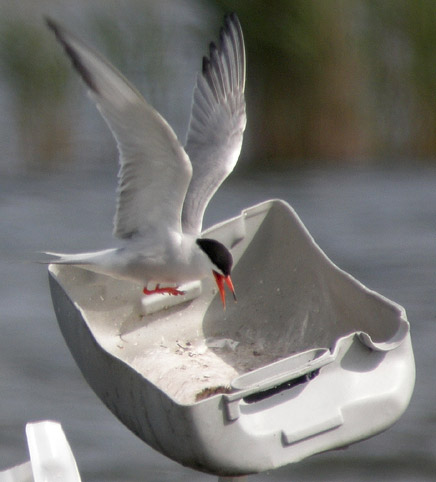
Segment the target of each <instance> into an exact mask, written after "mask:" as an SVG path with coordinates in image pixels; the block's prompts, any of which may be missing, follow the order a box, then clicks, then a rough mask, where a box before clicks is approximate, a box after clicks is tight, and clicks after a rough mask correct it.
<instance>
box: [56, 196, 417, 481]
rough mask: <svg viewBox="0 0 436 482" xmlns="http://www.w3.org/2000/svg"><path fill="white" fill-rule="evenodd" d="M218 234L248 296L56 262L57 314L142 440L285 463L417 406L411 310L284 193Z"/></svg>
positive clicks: (199, 456)
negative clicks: (335, 259)
mask: <svg viewBox="0 0 436 482" xmlns="http://www.w3.org/2000/svg"><path fill="white" fill-rule="evenodd" d="M207 236H209V237H214V238H216V239H219V240H221V241H222V242H224V243H225V244H226V245H227V246H229V247H232V253H233V256H234V260H235V266H234V269H233V274H232V279H233V282H234V285H235V288H236V292H237V295H238V302H237V303H233V301H232V300H231V299H230V300H229V301H228V303H227V310H226V311H223V309H222V306H221V302H220V300H219V296H217V293H216V291H215V288H214V286H213V281H212V280H210V281H209V280H205V281H203V282H202V283H193V284H191V285H190V286H188V287H187V288H186V290H187V294H186V296H185V298H184V299H181V298H180V297H169V296H166V295H165V296H162V295H153V296H150V297H148V298H147V299H146V301H142V296H141V290H142V287H141V286H137V285H134V284H131V283H128V282H125V281H118V280H114V279H111V278H108V277H104V276H101V275H97V274H94V273H91V272H87V271H85V270H82V269H79V268H74V267H71V266H56V265H51V266H50V268H49V271H50V286H51V291H52V298H53V304H54V307H55V310H56V314H57V318H58V322H59V325H60V328H61V330H62V333H63V335H64V337H65V340H66V342H67V344H68V346H69V348H70V350H71V352H72V354H73V356H74V358H75V360H76V362H77V364H78V366H79V367H80V369H81V371H82V373H83V375H84V377H85V378H86V380H87V381H88V383H89V384H90V386H91V387H92V388H93V389H94V391H95V392H96V393H97V395H98V396H99V397H100V398H101V400H102V401H103V402H104V403H105V404H106V405H107V406H108V407H109V409H110V410H111V411H112V412H113V413H114V414H115V415H116V416H117V417H118V418H119V419H120V420H121V421H122V422H123V423H124V424H125V425H126V426H127V427H128V428H129V429H130V430H132V431H133V432H134V433H135V434H136V435H138V436H139V437H140V438H141V439H142V440H143V441H144V442H146V443H147V444H149V445H150V446H152V447H153V448H155V449H156V450H158V451H160V452H161V453H163V454H165V455H167V456H168V457H170V458H172V459H174V460H176V461H178V462H180V463H181V464H183V465H187V466H190V467H192V468H194V469H198V470H202V471H205V472H209V473H213V474H217V475H222V476H226V475H228V476H231V475H233V476H236V475H243V474H249V473H255V472H261V471H265V470H269V469H273V468H276V467H279V466H282V465H285V464H289V463H292V462H297V461H299V460H301V459H303V458H305V457H307V456H309V455H313V454H316V453H319V452H322V451H325V450H329V449H334V448H339V447H342V446H345V445H349V444H351V443H354V442H357V441H359V440H361V439H364V438H368V437H370V436H372V435H375V434H377V433H379V432H381V431H383V430H385V429H387V428H388V427H389V426H390V425H392V424H393V423H394V422H395V421H396V420H397V419H398V418H399V417H400V416H401V415H402V413H403V412H404V410H405V409H406V407H407V405H408V403H409V400H410V397H411V394H412V391H413V387H414V381H415V365H414V359H413V352H412V346H411V341H410V335H409V323H408V321H407V318H406V314H405V311H404V309H403V308H402V307H401V306H399V305H397V304H395V303H393V302H391V301H389V300H387V299H386V298H384V297H382V296H381V295H379V294H377V293H375V292H373V291H370V290H368V289H367V288H365V287H364V286H363V285H362V284H361V283H359V282H358V281H356V280H355V279H354V278H353V277H351V276H350V275H348V274H347V273H345V272H343V271H342V270H340V269H339V268H338V267H336V266H335V265H334V264H333V263H332V262H331V261H330V260H329V259H328V258H327V257H326V255H325V254H324V253H323V252H322V251H321V249H320V248H319V247H318V246H317V245H316V243H315V242H314V240H313V239H312V237H311V236H310V234H309V233H308V231H307V230H306V228H305V227H304V225H303V224H302V223H301V221H300V220H299V218H298V216H297V215H296V213H295V212H294V211H293V210H292V208H290V206H288V205H287V204H286V203H284V202H282V201H277V200H274V201H267V202H265V203H262V204H260V205H257V206H254V207H251V208H249V209H246V210H244V211H243V212H242V214H241V215H240V216H238V217H236V218H234V219H231V220H229V221H226V222H224V223H221V224H220V225H217V226H214V227H213V228H211V229H210V230H208V232H207Z"/></svg>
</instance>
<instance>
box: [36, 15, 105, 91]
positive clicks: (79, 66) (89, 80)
mask: <svg viewBox="0 0 436 482" xmlns="http://www.w3.org/2000/svg"><path fill="white" fill-rule="evenodd" d="M45 22H46V25H47V27H48V28H49V29H50V30H51V31H52V32H53V33H54V34H55V36H56V38H57V40H58V41H59V43H60V44H61V45H62V46H63V48H64V50H65V53H66V54H67V55H68V57H69V58H70V60H71V63H72V64H73V67H74V68H75V69H76V70H77V72H78V73H79V74H80V76H81V77H82V79H83V81H84V82H85V84H86V85H87V86H88V87H89V88H90V89H91V90H92V91H93V92H95V93H96V94H98V89H97V86H96V84H95V81H94V79H93V77H92V75H91V73H90V72H89V70H88V69H87V68H86V67H85V66H84V65H83V63H82V62H81V61H80V57H79V55H78V54H77V52H76V51H75V50H74V49H73V48H72V47H71V45H70V44H69V43H68V42H67V40H66V39H65V37H64V34H63V30H62V28H61V27H60V26H59V25H58V24H57V23H56V22H55V21H53V20H52V19H51V18H49V17H45Z"/></svg>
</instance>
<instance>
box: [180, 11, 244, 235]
mask: <svg viewBox="0 0 436 482" xmlns="http://www.w3.org/2000/svg"><path fill="white" fill-rule="evenodd" d="M244 88H245V48H244V38H243V35H242V29H241V25H240V23H239V20H238V18H237V16H236V15H235V14H231V15H229V16H226V18H225V23H224V27H223V28H222V29H221V32H220V42H219V46H218V47H217V46H216V45H215V44H214V43H211V44H210V55H209V58H206V57H205V58H204V59H203V69H202V72H200V73H199V74H198V77H197V84H196V86H195V89H194V94H193V104H192V113H191V120H190V124H189V130H188V137H187V142H186V146H185V151H186V153H187V154H188V156H189V158H190V160H191V163H192V168H193V175H192V179H191V182H190V184H189V188H188V192H187V195H186V199H185V203H184V205H183V212H182V228H183V231H185V232H190V233H199V232H200V231H201V229H202V223H203V214H204V211H205V209H206V206H207V204H208V203H209V200H210V198H211V197H212V196H213V194H214V193H215V191H216V190H217V189H218V187H219V186H220V185H221V183H222V182H223V181H224V179H225V178H226V177H227V176H228V175H229V174H230V172H232V170H233V168H234V167H235V165H236V162H237V160H238V157H239V153H240V151H241V145H242V136H243V132H244V129H245V124H246V115H245V98H244Z"/></svg>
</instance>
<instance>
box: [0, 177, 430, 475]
mask: <svg viewBox="0 0 436 482" xmlns="http://www.w3.org/2000/svg"><path fill="white" fill-rule="evenodd" d="M115 184H116V179H115V173H103V172H100V171H87V172H83V171H81V170H76V171H74V170H70V171H69V172H66V171H64V172H58V173H51V174H47V173H46V174H27V175H24V176H23V175H20V176H19V175H10V176H7V175H5V176H3V177H2V178H1V179H0V223H1V229H0V273H1V275H0V326H1V331H2V333H1V337H0V469H3V468H6V467H9V466H12V465H14V464H18V463H21V462H22V461H24V460H25V459H26V458H27V450H26V444H25V436H24V426H25V423H26V422H28V421H32V420H40V419H54V420H58V421H60V422H61V423H62V425H63V427H64V430H65V432H66V434H67V437H68V439H69V441H70V443H71V445H72V448H73V451H74V453H75V455H76V459H77V462H78V465H79V468H80V471H81V474H82V479H83V480H84V482H111V481H117V482H133V481H135V482H139V481H145V480H146V481H150V482H154V481H156V482H157V481H168V482H171V481H178V482H179V481H209V480H210V481H212V480H216V479H217V478H216V477H212V476H207V475H204V474H201V473H197V472H194V471H192V470H190V469H187V468H184V467H181V466H179V465H178V464H176V463H174V462H172V461H170V460H168V459H166V458H165V457H164V456H162V455H160V454H158V453H156V452H155V451H153V450H152V449H150V448H149V447H148V446H146V445H145V444H143V443H142V442H141V441H140V440H139V439H137V438H136V437H135V436H134V435H132V434H131V433H130V432H129V431H128V430H127V429H126V428H124V427H123V426H122V425H121V423H120V422H119V421H118V420H117V419H115V417H114V416H113V415H112V414H111V413H110V412H109V411H108V410H107V409H106V408H105V407H104V406H103V404H102V403H101V402H100V401H99V400H98V399H97V397H96V396H95V395H94V393H93V392H92V390H91V389H90V388H89V387H88V386H87V384H86V383H85V381H84V380H83V378H82V376H81V374H80V372H79V370H78V369H77V367H76V366H75V364H74V361H73V359H72V357H71V355H70V354H69V352H68V349H67V347H66V345H65V343H64V341H63V339H62V337H61V335H60V332H59V329H58V326H57V323H56V320H55V315H54V312H53V309H52V305H51V300H50V294H49V289H48V282H47V272H46V267H45V266H42V265H37V264H35V263H33V262H32V260H35V259H36V258H38V255H37V254H35V253H36V252H37V251H41V250H46V249H47V250H60V251H83V250H88V249H99V248H103V247H106V246H110V244H111V242H112V240H111V230H112V216H113V212H114V206H115V196H114V190H115ZM268 198H282V199H285V200H286V201H288V202H289V203H290V204H291V205H292V206H293V207H294V208H295V209H296V210H297V212H298V214H299V215H300V216H301V218H302V220H303V222H304V223H305V224H306V226H307V227H308V229H309V230H310V232H311V234H312V235H313V236H314V238H315V240H316V241H317V242H318V243H319V245H320V246H321V248H322V249H323V250H324V251H325V252H326V253H327V255H328V256H329V257H330V258H331V259H332V260H333V261H334V262H335V263H336V264H338V265H339V266H340V267H341V268H343V269H345V270H346V271H349V272H350V273H351V274H353V275H354V276H355V277H357V278H358V279H359V280H360V281H362V282H363V283H364V284H366V285H367V286H369V287H370V288H372V289H375V290H377V291H379V292H381V293H382V294H384V295H385V296H387V297H389V298H391V299H393V300H395V301H397V302H398V303H400V304H402V305H403V306H404V307H405V308H406V310H407V313H408V316H409V319H410V321H411V326H412V339H413V344H414V350H415V356H416V363H417V382H416V389H415V393H414V396H413V399H412V402H411V405H410V407H409V409H408V410H407V412H406V413H405V415H404V416H403V418H402V419H401V420H400V421H399V422H398V423H397V424H396V425H395V426H394V427H393V428H392V429H390V430H389V431H387V432H385V433H384V434H382V435H379V436H377V437H375V438H373V439H370V440H368V441H365V442H362V443H359V444H357V445H354V446H352V447H350V448H349V449H347V450H344V451H337V452H331V453H327V454H323V455H319V456H315V457H312V458H310V459H308V460H306V461H304V462H302V463H300V464H295V465H293V466H288V467H284V468H281V469H279V470H276V471H272V472H270V473H267V474H260V475H257V476H252V477H249V478H248V480H250V481H251V480H253V482H254V481H268V480H274V481H290V480H291V481H315V480H323V481H333V480H334V481H359V482H360V481H369V480H371V481H372V480H377V481H396V482H398V481H410V480H413V481H430V480H434V478H435V476H436V462H435V459H436V457H435V456H436V437H435V435H434V434H435V431H436V430H435V429H436V392H435V390H434V378H435V377H434V366H436V351H435V348H434V346H435V343H434V340H435V321H436V304H435V289H436V256H435V251H436V249H435V248H436V229H435V228H436V170H433V169H427V168H421V169H416V168H415V169H413V170H412V169H407V168H401V169H398V170H392V169H390V170H383V169H377V170H375V169H360V170H352V169H336V170H323V169H316V170H299V171H289V172H280V173H263V174H256V175H255V176H249V177H247V176H245V177H244V176H241V175H240V176H234V177H232V178H230V179H229V180H228V181H227V182H226V183H225V184H224V186H223V187H222V189H221V190H220V191H219V192H218V193H217V195H216V196H215V198H214V199H213V201H212V203H211V205H210V207H209V210H208V212H207V215H206V224H207V225H210V224H212V223H214V222H217V221H219V220H222V219H226V218H228V217H230V216H234V215H237V214H239V212H240V210H241V209H243V208H245V207H248V206H250V205H253V204H255V203H257V202H260V201H263V200H265V199H268ZM236 288H237V287H236Z"/></svg>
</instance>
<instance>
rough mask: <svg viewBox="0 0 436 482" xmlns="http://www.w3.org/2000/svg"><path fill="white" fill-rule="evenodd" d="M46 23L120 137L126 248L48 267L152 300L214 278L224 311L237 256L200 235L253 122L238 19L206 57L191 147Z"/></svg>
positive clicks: (119, 232) (119, 227)
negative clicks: (124, 283)
mask: <svg viewBox="0 0 436 482" xmlns="http://www.w3.org/2000/svg"><path fill="white" fill-rule="evenodd" d="M47 25H48V27H49V28H50V29H51V30H52V31H53V32H54V33H55V35H56V37H57V39H58V40H59V42H60V43H61V44H62V46H63V47H64V50H65V52H66V53H67V55H68V56H69V58H70V59H71V61H72V64H73V66H74V67H75V69H76V70H77V72H78V73H79V74H80V76H81V77H82V80H83V81H84V83H85V84H86V86H87V87H88V89H89V93H90V96H91V98H92V99H93V100H94V101H95V103H96V105H97V107H98V109H99V111H100V113H101V114H102V116H103V118H104V119H105V121H106V123H107V124H108V126H109V129H110V130H111V132H112V134H113V136H114V137H115V139H116V141H117V145H118V150H119V157H120V170H119V174H118V177H119V182H118V189H117V195H118V196H117V206H116V214H115V219H114V235H115V236H116V237H117V238H119V239H120V240H121V242H122V244H121V245H120V246H118V247H116V248H111V249H106V250H103V251H96V252H90V253H79V254H60V253H47V254H50V255H53V256H54V259H52V260H50V262H51V263H58V264H73V265H77V266H80V267H82V268H85V269H88V270H90V271H95V272H97V273H103V274H106V275H109V276H112V277H114V278H118V279H126V280H131V281H136V282H138V283H141V284H142V285H144V293H145V294H146V295H148V294H154V293H169V294H171V295H179V294H183V292H182V291H180V290H179V289H178V288H179V286H180V285H181V284H182V283H185V282H188V281H193V280H198V279H204V278H206V277H208V276H210V275H213V276H214V278H215V281H216V283H217V286H218V289H219V292H220V296H221V300H222V303H223V305H224V307H225V292H224V284H226V285H227V286H228V288H229V289H230V290H231V292H232V293H233V296H234V297H235V290H234V287H233V283H232V280H231V277H230V275H231V269H232V264H233V259H232V255H231V253H230V251H229V250H228V249H227V248H226V247H225V246H224V245H223V244H222V243H220V242H219V241H217V240H214V239H208V238H202V237H201V231H202V223H203V215H204V212H205V209H206V207H207V205H208V203H209V201H210V199H211V197H212V196H213V195H214V193H215V192H216V190H217V189H218V188H219V186H220V185H221V183H222V182H223V181H224V179H225V178H226V177H227V176H228V175H229V174H230V172H232V170H233V168H234V167H235V165H236V162H237V160H238V157H239V153H240V150H241V145H242V137H243V132H244V129H245V124H246V114H245V98H244V88H245V49H244V39H243V35H242V30H241V26H240V23H239V20H238V18H237V16H236V15H235V14H231V15H228V16H226V17H225V21H224V26H223V28H222V29H221V32H220V41H219V44H218V45H216V44H214V43H211V44H210V52H209V57H205V58H204V59H203V68H202V71H201V72H200V73H199V74H198V76H197V82H196V85H195V88H194V93H193V102H192V112H191V119H190V123H189V129H188V136H187V141H186V144H185V146H184V147H183V146H182V144H181V143H180V142H179V140H178V139H177V136H176V134H175V133H174V131H173V129H172V128H171V127H170V125H169V124H168V123H167V122H166V121H165V119H164V118H163V117H162V116H161V115H160V114H159V113H158V112H157V111H156V110H154V109H153V108H152V107H151V106H150V105H149V104H148V103H147V102H146V101H145V100H144V98H143V97H142V96H141V94H139V92H138V91H137V90H136V89H135V88H134V87H133V86H132V85H131V84H130V83H129V82H128V81H127V80H126V79H125V78H124V77H123V76H122V74H121V73H120V72H118V71H117V70H116V69H115V68H114V67H113V66H112V65H110V64H109V63H108V62H107V61H106V60H105V59H104V58H103V57H102V56H100V55H99V54H98V53H96V52H95V51H93V50H92V49H90V48H89V47H87V46H86V45H85V44H84V43H83V42H82V41H81V40H79V39H78V38H77V37H76V36H75V35H73V34H71V33H70V32H68V30H66V29H64V28H63V27H61V26H59V25H58V24H57V23H56V22H54V21H53V20H51V19H47ZM152 283H154V284H155V287H154V289H152V290H148V289H147V285H148V284H152ZM161 285H163V286H161ZM235 300H236V297H235Z"/></svg>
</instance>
